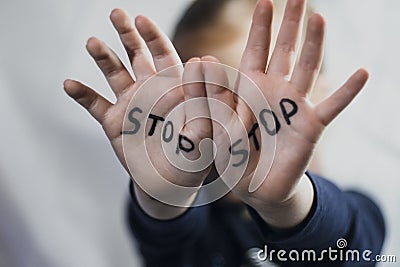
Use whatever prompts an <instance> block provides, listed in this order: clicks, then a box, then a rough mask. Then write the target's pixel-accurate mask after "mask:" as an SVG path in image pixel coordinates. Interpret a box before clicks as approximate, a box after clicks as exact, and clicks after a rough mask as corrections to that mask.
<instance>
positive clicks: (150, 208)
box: [133, 183, 197, 220]
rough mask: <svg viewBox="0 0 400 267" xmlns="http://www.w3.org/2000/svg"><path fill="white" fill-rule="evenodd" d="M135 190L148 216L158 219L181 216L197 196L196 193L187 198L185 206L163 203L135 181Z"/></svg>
mask: <svg viewBox="0 0 400 267" xmlns="http://www.w3.org/2000/svg"><path fill="white" fill-rule="evenodd" d="M133 192H134V196H135V198H136V201H137V203H138V205H139V206H140V208H141V209H142V210H143V211H144V212H145V213H146V214H147V215H148V216H150V217H152V218H154V219H157V220H171V219H174V218H177V217H179V216H181V215H182V214H184V213H185V212H186V211H187V210H188V206H190V205H191V204H192V203H193V202H194V200H195V199H196V196H197V193H194V194H193V195H192V196H190V197H189V198H188V199H187V201H186V205H184V207H177V206H172V205H169V204H166V203H163V202H161V201H159V200H157V199H155V198H153V197H151V196H149V195H148V194H147V193H146V192H145V191H143V190H142V189H141V188H140V187H139V186H137V185H136V184H135V183H133Z"/></svg>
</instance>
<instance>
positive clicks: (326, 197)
mask: <svg viewBox="0 0 400 267" xmlns="http://www.w3.org/2000/svg"><path fill="white" fill-rule="evenodd" d="M304 8H305V1H304V0H289V1H288V4H287V7H286V10H285V15H284V19H283V22H282V25H281V28H280V32H279V35H278V37H277V42H276V46H275V49H274V52H273V53H272V55H271V57H270V59H269V43H270V42H269V40H270V36H271V30H270V29H271V18H272V2H271V1H270V0H260V1H259V2H258V4H257V6H256V9H255V12H254V15H253V22H252V26H251V30H250V34H249V37H248V41H247V45H246V48H245V50H244V52H243V56H242V58H241V61H240V64H239V69H240V71H241V73H240V74H239V78H238V82H237V84H236V88H235V90H236V92H237V94H238V95H239V96H235V95H233V94H232V93H231V92H230V91H229V90H227V89H226V87H228V85H227V84H226V77H227V74H226V73H225V71H224V68H223V67H221V65H218V64H216V63H218V59H216V58H214V57H210V56H208V57H202V58H201V59H199V58H193V59H191V60H189V64H187V65H186V66H185V68H184V70H183V78H182V77H181V74H180V71H181V69H180V68H179V67H173V66H175V65H177V64H179V63H180V59H179V57H178V55H177V53H176V51H175V49H174V47H173V46H172V44H171V42H169V40H168V39H167V38H166V37H165V35H163V34H162V33H161V32H160V31H159V30H158V28H157V27H156V26H155V25H154V24H153V23H152V22H151V21H150V20H148V19H147V18H145V17H143V16H139V17H137V18H136V21H135V26H136V27H135V26H133V25H131V24H130V22H129V17H128V16H127V15H126V14H125V13H124V12H122V11H121V10H114V11H113V12H112V14H111V20H112V22H113V24H114V26H115V28H116V30H117V31H118V33H119V34H120V38H121V41H122V43H123V44H124V46H125V48H126V51H127V53H128V56H129V58H130V60H131V63H132V68H133V71H134V73H135V76H136V81H133V79H132V78H131V76H130V75H129V73H128V71H127V70H126V69H125V67H124V66H123V64H122V63H121V61H120V60H119V59H118V57H117V56H116V55H115V54H114V53H113V52H112V51H111V50H110V49H109V48H108V47H107V46H105V44H103V43H102V42H100V41H98V40H97V39H94V38H92V39H90V40H89V41H88V45H87V48H88V51H89V53H90V54H91V56H92V57H93V58H94V59H95V61H96V63H97V64H98V66H99V68H100V69H101V70H102V71H103V73H104V75H105V76H106V78H107V80H108V82H109V84H110V86H111V88H112V89H113V91H114V93H115V95H116V97H117V102H116V103H115V104H112V103H110V102H109V101H108V100H106V99H105V98H103V97H102V96H100V95H98V94H97V93H96V92H95V91H93V90H92V89H90V88H88V87H86V86H84V85H83V84H81V83H79V82H77V81H72V80H67V81H65V84H64V86H65V90H66V92H67V93H68V94H69V95H70V96H71V97H72V98H74V99H75V100H76V101H77V102H78V103H79V104H81V105H82V106H84V107H85V108H86V109H87V110H88V111H89V112H90V114H91V115H92V116H93V117H94V118H95V119H97V120H98V121H99V122H100V123H101V125H102V126H103V129H104V131H105V133H106V135H107V137H108V138H109V140H110V141H111V144H112V146H113V148H114V151H115V153H116V155H117V156H118V158H119V159H120V161H121V163H122V165H123V166H124V167H125V168H126V170H127V171H128V172H129V173H130V174H131V176H132V178H133V180H134V182H135V183H132V185H131V193H132V201H131V203H130V206H129V222H130V225H131V228H132V231H133V233H134V235H135V236H136V238H137V240H138V242H139V244H140V249H141V252H142V254H143V256H144V260H145V262H146V266H232V267H233V266H268V265H267V264H269V263H268V262H267V261H264V260H265V259H268V260H271V261H274V262H276V263H277V264H279V266H321V265H323V266H373V265H374V262H373V261H372V259H373V257H374V256H375V255H377V254H379V252H380V250H381V248H382V243H383V239H384V234H385V227H384V222H383V217H382V214H381V213H380V211H379V208H378V207H377V206H376V205H375V204H374V203H373V202H372V201H371V200H370V199H368V198H367V197H365V196H363V195H361V194H359V193H356V192H342V191H341V190H339V189H338V188H337V187H336V186H335V185H334V184H332V183H331V182H329V181H327V180H325V179H324V178H322V177H319V176H316V175H313V174H311V173H309V172H307V171H306V170H307V166H308V163H309V160H310V158H311V156H312V153H313V151H314V149H315V145H316V143H317V141H318V139H319V136H320V135H321V133H322V132H323V130H324V128H325V127H326V126H327V125H328V124H329V123H330V122H331V121H332V120H333V119H334V118H335V117H336V116H337V115H338V114H339V113H340V112H341V111H342V110H343V109H344V108H345V107H346V106H347V105H348V104H349V103H350V102H351V101H352V99H353V98H354V97H355V96H356V95H357V94H358V92H359V91H360V90H361V89H362V87H363V86H364V84H365V82H366V80H367V78H368V74H367V73H366V71H365V70H359V71H357V72H356V73H355V74H354V75H353V76H352V77H351V78H350V79H349V80H348V81H347V82H346V83H345V84H344V86H343V87H341V88H340V89H338V90H337V91H336V92H335V93H334V94H333V95H331V96H330V97H328V98H327V99H326V100H324V101H323V102H321V103H319V104H318V105H316V106H312V105H311V104H310V103H309V101H308V94H309V92H310V90H311V89H312V87H313V85H314V82H315V79H316V76H317V73H318V71H319V68H320V66H321V60H322V46H323V36H324V21H323V18H322V17H321V16H320V15H317V14H315V15H313V16H311V17H310V19H309V22H308V28H307V34H306V37H305V42H304V45H303V48H302V52H301V56H300V58H299V61H298V63H297V64H296V66H295V68H294V71H293V74H292V75H291V77H290V79H288V78H287V77H288V76H289V74H290V71H291V56H292V54H293V52H294V47H295V43H296V40H297V35H298V32H299V28H300V21H301V18H302V14H303V10H304ZM144 43H145V44H146V46H147V48H148V49H149V51H150V52H151V54H152V55H153V63H154V66H153V64H152V63H151V62H149V61H148V59H147V57H146V48H145V46H144ZM268 59H269V60H268ZM267 62H269V63H268V67H267ZM166 68H169V69H168V71H167V72H165V71H164V70H165V69H166ZM154 75H155V76H154ZM152 76H153V78H154V77H155V79H156V81H157V83H156V85H162V86H154V87H149V88H146V89H147V91H146V92H147V93H143V90H142V86H143V87H146V82H148V81H150V80H151V79H149V78H150V77H152ZM200 76H201V77H204V81H206V82H205V83H189V84H184V85H183V86H178V87H174V89H173V90H171V91H169V92H165V93H166V94H165V95H163V97H161V98H160V99H159V102H157V103H155V102H153V101H152V100H153V98H154V96H153V94H156V93H159V92H160V91H162V90H165V89H164V88H163V87H167V86H169V85H170V84H169V81H170V80H176V79H183V81H187V80H189V81H192V82H193V81H199V80H201V79H198V77H200ZM188 77H189V79H187V78H188ZM193 77H194V78H193ZM244 77H248V78H250V79H251V81H252V82H254V84H255V85H256V86H257V87H258V88H259V90H260V92H261V94H262V96H263V97H265V98H266V99H267V101H268V104H269V106H268V109H267V108H265V109H263V110H261V111H260V112H256V113H254V112H252V110H251V108H253V107H252V106H251V105H247V104H246V103H244V101H243V99H242V98H241V96H242V95H245V96H246V97H247V95H246V90H249V88H248V85H249V84H246V83H245V78H244ZM153 78H152V79H153ZM207 81H213V82H214V83H207ZM150 84H152V83H150ZM149 90H151V92H150V93H149ZM133 96H134V97H133ZM132 97H133V99H134V100H133V103H134V104H135V105H137V106H134V107H133V108H132V106H131V104H130V103H129V102H130V101H131V99H132ZM204 97H207V101H206V102H204V101H200V102H198V105H189V104H187V102H189V100H196V99H204ZM135 98H136V99H137V98H139V100H140V101H136V102H135ZM213 100H219V101H220V102H219V103H224V104H225V105H226V106H228V107H229V108H230V110H231V112H224V111H223V110H221V109H219V108H220V107H219V106H216V105H214V104H213V103H214V101H213ZM246 100H247V99H246ZM249 100H250V102H251V101H252V100H254V99H251V97H250V98H249ZM181 103H183V108H184V112H183V114H177V115H176V116H173V117H172V118H171V120H170V121H171V124H173V125H175V128H177V129H181V131H179V135H177V134H175V132H174V131H173V130H171V133H174V136H172V137H171V138H174V139H173V140H178V148H179V149H177V150H176V151H177V154H178V155H179V156H182V157H186V158H189V159H191V160H194V159H196V158H198V157H200V156H202V155H201V153H205V154H210V153H211V154H212V149H211V150H205V151H201V153H200V149H199V146H200V141H201V140H203V139H207V138H212V139H213V141H214V143H215V145H216V147H217V148H218V151H217V153H216V156H215V159H214V165H215V170H214V171H216V172H217V173H218V174H219V175H223V173H224V172H225V171H226V170H232V169H233V171H231V172H230V173H232V174H233V175H236V174H237V173H236V169H235V168H232V165H231V162H230V160H231V159H233V160H234V162H236V163H237V159H238V158H237V157H238V156H240V155H241V156H242V157H243V158H244V159H245V160H246V161H247V164H246V165H245V168H244V170H243V173H241V175H240V181H238V183H237V185H235V186H234V188H233V190H232V191H233V192H234V193H235V195H236V197H238V198H239V199H240V201H241V202H242V203H244V204H246V206H244V205H239V204H237V203H234V204H232V203H229V202H222V201H216V202H213V203H212V204H209V205H204V206H201V207H190V206H192V205H193V203H196V202H195V201H196V200H197V199H198V197H199V196H198V192H199V190H198V189H199V188H200V187H202V184H203V183H204V181H205V179H206V178H207V176H208V175H209V174H210V171H211V166H208V167H207V168H204V169H199V170H197V171H193V172H191V171H185V170H182V169H179V168H177V167H176V166H174V165H172V164H171V162H170V161H168V159H167V157H166V156H165V155H164V154H162V153H160V152H163V147H162V146H163V145H166V146H167V148H166V149H167V150H168V146H169V141H170V140H169V138H165V137H166V135H165V131H164V130H165V129H166V124H167V123H168V122H169V121H167V120H165V119H164V117H163V116H166V115H167V114H169V113H170V112H171V111H173V110H174V109H175V108H178V107H179V106H180V104H181ZM153 104H155V105H154V108H153V109H151V110H150V111H151V115H152V116H153V117H149V118H152V123H148V124H147V125H146V127H141V124H142V123H144V122H146V121H147V120H148V117H147V116H145V115H146V114H147V113H146V111H147V110H149V109H150V107H148V106H151V105H153ZM197 110H200V111H201V112H199V113H200V114H203V115H208V116H210V117H211V118H216V117H222V119H224V120H225V122H226V123H225V124H224V125H223V126H224V127H225V129H226V130H227V132H228V133H230V134H232V136H234V137H237V138H239V137H241V138H240V139H234V140H233V141H231V140H230V139H229V138H226V136H225V135H224V133H222V132H221V131H220V128H219V127H218V126H217V124H216V123H215V122H214V121H210V120H209V119H207V118H206V116H202V117H201V118H198V119H195V120H191V118H194V117H196V114H195V113H196V111H197ZM274 111H275V112H274ZM125 112H128V114H129V115H128V116H127V118H125ZM221 114H222V115H221ZM262 115H263V116H262ZM266 115H268V116H269V117H268V118H270V119H271V118H272V120H268V121H267V119H266V117H265V116H266ZM134 116H136V117H134ZM124 120H125V123H124ZM156 120H157V121H166V123H165V125H164V128H162V127H157V124H156V123H154V122H155V121H156ZM242 123H243V125H244V127H245V129H246V131H247V132H246V136H242V133H240V130H239V129H240V127H241V126H242V125H241V124H242ZM176 125H178V127H176ZM179 126H181V127H179ZM255 126H256V127H255ZM127 127H128V128H127ZM253 130H254V132H253V134H252V135H250V133H251V132H252V131H253ZM138 131H143V132H144V133H148V136H145V140H141V141H143V142H144V143H145V144H142V143H140V142H137V141H138V140H139V141H140V138H139V137H138V135H137V132H138ZM255 131H256V132H255ZM247 133H249V136H247ZM123 136H124V138H125V140H129V142H128V143H126V141H125V140H123ZM176 136H179V137H176ZM150 137H151V138H150ZM157 137H158V138H157ZM167 137H169V135H167ZM247 137H252V138H253V139H252V140H250V141H251V142H250V147H249V148H248V150H245V149H243V148H242V147H241V146H240V142H236V143H233V142H235V141H236V140H238V141H241V140H244V139H245V138H247ZM256 138H258V140H262V141H263V142H260V143H259V144H258V145H257V142H256V141H255V139H256ZM162 139H163V141H164V142H162V141H161V140H162ZM166 139H168V142H167V141H166ZM182 140H186V142H187V143H189V144H191V145H192V147H191V148H193V149H186V148H187V146H184V145H183V144H182V143H181V141H182ZM269 141H271V142H274V144H275V147H276V150H275V158H274V160H273V161H272V162H268V159H270V157H269V156H270V155H266V154H268V153H269V150H266V149H264V148H265V147H266V146H268V145H269V144H270V142H269ZM130 142H132V143H133V144H134V145H135V146H134V148H133V149H127V146H129V145H131V144H129V143H130ZM135 142H137V143H135ZM164 143H168V144H164ZM171 143H172V142H171ZM235 144H239V145H238V146H235ZM186 145H187V144H186ZM174 146H175V147H176V143H174ZM228 148H229V149H228ZM146 149H147V150H146ZM228 150H229V152H230V153H226V152H227V151H228ZM124 151H125V152H126V153H124ZM143 151H145V152H146V153H147V155H148V157H149V159H150V160H151V163H152V164H153V166H154V167H153V168H149V167H148V166H149V165H148V164H147V162H146V159H145V157H143V156H141V155H142V154H141V153H143ZM245 152H246V153H245ZM266 159H267V160H266ZM269 163H270V164H271V166H269V167H270V169H269V171H268V172H267V174H266V176H265V177H263V179H262V181H261V183H260V184H259V185H258V186H256V188H254V190H249V189H250V188H252V181H253V174H254V173H257V171H258V169H257V168H259V166H266V168H267V167H268V164H269ZM239 165H240V164H239ZM211 173H213V172H211ZM214 174H215V173H214ZM210 175H211V174H210ZM159 176H161V177H162V178H164V179H166V180H167V181H169V182H170V183H172V184H175V185H178V186H181V187H186V188H189V189H190V190H191V192H192V194H186V195H185V194H183V195H180V196H179V204H177V205H170V204H168V203H170V202H168V201H163V199H162V197H166V198H168V199H169V200H170V199H171V198H170V197H171V192H169V190H167V189H166V187H163V185H164V184H163V183H161V182H160V181H159V180H157V179H155V178H157V177H159ZM147 181H150V184H149V183H147ZM165 202H167V203H165ZM243 208H246V209H248V211H249V214H250V216H246V215H245V213H244V212H243ZM254 248H259V249H256V250H254ZM311 250H312V251H313V252H315V255H316V257H313V254H312V253H311V252H310V251H311ZM293 251H294V252H293ZM354 251H358V252H359V253H360V258H359V261H357V259H349V258H348V257H345V256H346V255H348V254H351V255H353V253H355V252H354ZM365 251H367V253H364V252H365ZM369 251H370V253H369ZM272 252H274V253H275V254H274V253H272ZM347 252H350V253H347ZM366 254H367V255H366ZM296 255H306V256H307V255H308V257H305V258H304V257H300V256H299V257H296ZM343 255H345V256H343ZM365 256H366V257H365ZM369 260H371V261H369Z"/></svg>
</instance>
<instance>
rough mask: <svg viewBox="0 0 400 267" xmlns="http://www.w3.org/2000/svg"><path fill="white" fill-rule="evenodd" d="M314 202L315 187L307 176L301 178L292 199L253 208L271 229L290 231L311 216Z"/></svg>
mask: <svg viewBox="0 0 400 267" xmlns="http://www.w3.org/2000/svg"><path fill="white" fill-rule="evenodd" d="M313 202H314V187H313V185H312V182H311V180H310V179H309V178H308V176H307V175H306V174H303V176H302V177H301V178H300V180H299V182H298V184H297V186H296V189H295V191H294V193H293V194H292V195H291V197H290V198H288V199H286V200H285V201H282V202H279V203H269V204H261V205H256V206H252V207H253V208H254V209H255V210H256V211H257V213H258V214H259V215H260V217H261V218H262V219H263V220H264V221H265V222H266V223H267V224H268V225H270V226H271V227H273V228H277V229H289V228H293V227H296V226H297V225H299V224H301V223H302V222H303V221H304V220H305V219H306V218H307V216H308V215H309V213H310V211H311V209H312V206H313Z"/></svg>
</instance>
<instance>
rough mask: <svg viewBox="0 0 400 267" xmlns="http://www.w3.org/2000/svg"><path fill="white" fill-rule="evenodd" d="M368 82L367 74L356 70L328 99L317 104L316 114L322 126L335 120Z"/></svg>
mask: <svg viewBox="0 0 400 267" xmlns="http://www.w3.org/2000/svg"><path fill="white" fill-rule="evenodd" d="M367 80H368V72H367V71H366V70H364V69H360V70H358V71H357V72H356V73H355V74H353V75H352V76H351V77H350V78H349V79H348V80H347V81H346V83H345V84H344V85H343V86H342V87H341V88H339V89H338V90H337V91H336V92H334V93H333V94H332V95H331V96H330V97H328V98H327V99H326V100H324V101H323V102H322V103H320V104H318V106H317V107H316V112H317V115H318V116H319V118H320V119H321V121H322V123H323V124H324V125H328V124H329V123H330V122H331V121H333V119H335V118H336V116H337V115H339V114H340V113H341V112H342V111H343V110H344V109H345V108H346V107H347V106H348V105H349V104H350V103H351V101H352V100H353V99H354V98H355V97H356V95H357V94H358V93H359V92H360V91H361V89H362V88H363V87H364V85H365V83H366V82H367Z"/></svg>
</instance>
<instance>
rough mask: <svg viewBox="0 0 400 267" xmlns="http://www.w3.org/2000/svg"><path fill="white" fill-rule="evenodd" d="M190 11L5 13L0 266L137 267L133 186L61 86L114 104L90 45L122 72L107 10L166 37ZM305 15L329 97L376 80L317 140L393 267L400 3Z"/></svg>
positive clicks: (362, 2)
mask: <svg viewBox="0 0 400 267" xmlns="http://www.w3.org/2000/svg"><path fill="white" fill-rule="evenodd" d="M216 1H217V0H216ZM275 1H277V0H275ZM190 3H191V1H190V0H169V1H164V0H151V1H144V0H130V1H126V0H112V1H103V0H86V1H78V0H68V1H51V0H36V1H28V0H14V1H2V2H1V6H0V33H1V37H0V40H1V42H0V47H1V49H0V89H1V95H0V114H1V115H2V118H3V119H2V121H1V123H0V127H1V131H0V266H16V267H20V266H21V267H22V266H24V267H25V266H35V267H36V266H41V267H47V266H57V267H70V266H74V267H80V266H82V267H90V266H96V267H103V266H104V267H106V266H140V257H139V256H138V255H139V254H138V252H137V250H136V246H135V243H134V240H133V238H132V237H131V236H130V234H129V232H128V229H127V227H126V224H125V205H126V203H127V198H128V182H129V177H128V175H127V173H125V172H124V170H123V169H122V167H121V166H120V164H119V162H118V161H117V159H116V157H115V156H114V153H113V151H112V149H111V146H110V145H109V143H108V141H107V139H106V137H105V135H104V134H103V131H102V129H101V127H100V126H99V125H98V123H97V122H96V121H94V120H93V119H92V118H91V117H90V116H89V115H88V114H87V113H86V111H85V110H83V109H82V108H81V107H79V106H78V105H76V104H75V103H73V101H72V100H70V99H69V98H68V97H67V96H66V94H65V93H64V92H63V86H62V83H63V81H64V80H65V79H66V78H74V79H78V80H81V81H83V82H85V83H86V84H88V85H90V86H92V87H93V88H96V89H97V90H98V91H99V92H101V93H102V94H103V95H105V96H107V97H108V98H109V99H113V97H112V94H111V91H110V90H109V88H108V86H107V84H106V82H105V79H104V78H103V77H102V75H101V72H100V71H99V70H98V69H97V67H96V66H95V63H94V62H93V61H92V59H91V58H90V57H89V55H88V53H87V52H86V49H85V43H86V40H87V39H88V38H89V37H90V36H97V37H99V38H100V39H102V40H104V41H105V42H106V43H107V44H109V45H110V46H111V47H112V48H113V49H114V50H115V51H116V52H117V53H118V54H119V55H121V56H122V57H123V60H124V62H125V63H126V64H128V60H127V58H126V56H125V54H124V51H123V48H122V45H121V44H120V42H119V39H118V36H117V34H116V33H115V32H114V30H113V28H112V25H111V23H110V21H109V19H108V16H109V13H110V12H111V10H112V9H113V8H115V7H121V8H124V9H126V10H127V11H128V12H129V13H130V14H131V15H132V16H136V15H138V14H144V15H147V16H149V17H151V18H152V19H153V20H154V21H156V22H157V23H158V25H160V26H161V28H162V29H163V30H164V31H165V32H166V33H167V34H169V35H171V34H172V33H173V29H174V25H175V24H176V22H177V21H178V19H179V16H180V15H181V14H182V12H183V11H184V9H185V8H186V7H187V6H188V5H189V4H190ZM310 3H311V4H312V5H313V7H314V10H315V11H317V12H319V13H322V14H323V15H324V16H325V17H326V21H327V39H326V52H325V63H324V64H325V65H324V68H325V72H326V78H327V82H328V85H329V90H330V91H332V90H334V89H335V88H337V87H339V86H340V85H341V84H342V82H344V81H345V79H346V78H347V77H348V75H349V74H350V73H352V72H353V71H354V70H355V69H356V68H358V67H365V68H367V69H368V70H369V72H370V75H371V78H370V81H369V83H368V84H367V88H366V89H365V90H364V91H363V92H362V94H361V95H360V96H359V97H358V98H357V99H356V101H355V102H354V103H353V104H352V105H351V107H350V108H348V109H347V110H346V111H345V112H344V114H342V115H341V116H340V117H339V118H338V119H337V120H336V121H335V122H334V123H333V124H332V126H331V127H330V128H328V130H327V131H326V133H325V135H324V136H323V139H322V141H321V145H320V148H319V163H320V172H321V173H322V174H323V175H325V176H327V177H329V178H330V179H332V180H333V181H335V182H336V183H338V184H339V185H340V186H341V187H343V188H356V189H358V190H361V191H363V192H366V193H367V194H369V195H370V196H372V197H373V198H374V199H375V200H376V201H377V202H378V203H379V205H380V206H381V208H382V209H383V211H384V213H385V216H386V219H387V226H388V233H387V240H386V243H385V248H384V253H386V254H394V255H397V258H398V260H399V258H400V228H399V227H398V225H399V223H400V209H399V206H400V134H399V132H400V119H399V116H400V112H399V102H400V89H399V86H398V83H399V81H398V80H399V74H398V70H399V66H398V64H399V62H400V52H399V48H398V46H399V45H400V34H399V28H400V17H399V16H398V10H399V9H400V2H399V1H396V0H384V1H374V0H352V1H348V0H335V1H325V0H314V1H311V2H310ZM205 15H206V14H205ZM392 265H393V266H394V264H392ZM381 266H383V265H381Z"/></svg>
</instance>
